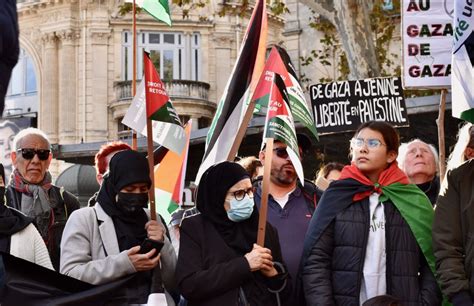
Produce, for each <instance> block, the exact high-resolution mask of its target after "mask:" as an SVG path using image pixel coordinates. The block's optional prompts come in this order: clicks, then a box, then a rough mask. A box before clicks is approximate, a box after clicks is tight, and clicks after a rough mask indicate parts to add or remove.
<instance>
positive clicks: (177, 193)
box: [155, 120, 192, 220]
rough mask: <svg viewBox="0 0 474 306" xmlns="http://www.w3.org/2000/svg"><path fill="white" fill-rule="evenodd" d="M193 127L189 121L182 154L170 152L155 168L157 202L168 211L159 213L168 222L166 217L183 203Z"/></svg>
mask: <svg viewBox="0 0 474 306" xmlns="http://www.w3.org/2000/svg"><path fill="white" fill-rule="evenodd" d="M191 126H192V121H191V120H189V122H188V123H187V124H186V128H185V133H186V145H185V146H184V148H183V150H182V151H181V153H180V154H177V153H175V152H173V151H168V152H167V153H166V154H165V155H164V157H163V158H162V159H161V162H160V163H159V164H158V165H157V166H155V197H156V202H157V203H160V205H159V206H160V207H166V209H167V211H166V212H165V213H164V212H163V210H160V211H159V212H160V214H161V215H163V217H164V218H165V219H166V220H167V219H169V218H166V217H167V216H168V215H169V214H171V213H172V212H173V211H175V210H176V209H177V208H178V205H179V203H182V195H183V188H184V178H185V176H186V165H187V160H188V149H189V139H190V136H191ZM165 204H167V205H165ZM163 213H164V214H163Z"/></svg>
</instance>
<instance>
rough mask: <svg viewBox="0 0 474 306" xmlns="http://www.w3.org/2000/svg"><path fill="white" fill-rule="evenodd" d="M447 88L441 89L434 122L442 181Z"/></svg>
mask: <svg viewBox="0 0 474 306" xmlns="http://www.w3.org/2000/svg"><path fill="white" fill-rule="evenodd" d="M447 93H448V90H447V89H445V88H444V89H442V90H441V98H440V101H439V110H438V119H436V124H437V125H438V146H439V179H440V181H441V182H442V181H443V179H444V175H445V173H446V161H445V159H446V150H445V139H444V115H445V111H446V94H447Z"/></svg>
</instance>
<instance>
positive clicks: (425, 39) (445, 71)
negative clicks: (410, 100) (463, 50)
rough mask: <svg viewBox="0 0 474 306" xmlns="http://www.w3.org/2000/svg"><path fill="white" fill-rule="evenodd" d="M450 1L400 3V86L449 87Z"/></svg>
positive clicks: (451, 35)
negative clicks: (401, 52) (401, 66)
mask: <svg viewBox="0 0 474 306" xmlns="http://www.w3.org/2000/svg"><path fill="white" fill-rule="evenodd" d="M452 2H453V1H446V0H403V5H402V6H401V10H402V40H403V85H404V87H405V88H448V87H451V50H452V46H453V25H452V20H453V16H452V13H453V3H452Z"/></svg>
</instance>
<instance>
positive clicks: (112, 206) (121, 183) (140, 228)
mask: <svg viewBox="0 0 474 306" xmlns="http://www.w3.org/2000/svg"><path fill="white" fill-rule="evenodd" d="M135 183H147V184H148V186H150V185H151V180H150V170H149V168H148V161H147V160H146V158H145V157H144V156H142V155H141V154H140V153H138V152H136V151H133V150H125V151H120V152H117V153H116V154H115V155H114V156H113V157H112V159H111V160H110V163H109V171H108V173H106V174H105V175H104V181H103V182H102V186H101V187H100V190H99V194H98V195H97V202H98V204H99V205H100V206H101V207H102V208H103V209H104V211H105V212H106V213H107V214H108V215H109V216H110V217H111V218H112V220H113V222H114V227H115V231H116V234H117V240H118V243H119V248H120V251H124V250H128V249H130V248H131V247H134V246H137V245H140V244H141V243H142V241H143V239H145V238H146V234H147V233H146V230H145V223H146V222H148V216H147V215H146V213H145V211H144V210H140V211H139V212H138V213H137V214H133V215H131V214H127V213H125V212H123V211H122V210H119V209H118V207H117V202H116V196H117V194H118V193H119V192H120V190H121V189H122V188H123V187H125V186H128V185H131V184H135Z"/></svg>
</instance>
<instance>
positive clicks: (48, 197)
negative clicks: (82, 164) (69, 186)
mask: <svg viewBox="0 0 474 306" xmlns="http://www.w3.org/2000/svg"><path fill="white" fill-rule="evenodd" d="M50 146H51V145H50V143H49V140H48V137H47V136H46V135H45V134H44V133H43V132H42V131H41V130H38V129H35V128H27V129H24V130H22V131H21V132H20V133H18V134H17V135H16V136H15V138H14V140H13V148H14V150H13V151H12V153H11V159H12V164H13V167H14V171H13V173H12V175H11V178H10V182H9V184H8V187H7V192H6V197H7V205H8V206H10V207H13V208H16V209H18V210H20V211H22V212H23V213H24V214H26V215H27V216H29V217H31V218H33V222H34V224H35V226H36V228H37V229H38V231H39V232H40V234H41V237H42V238H43V239H44V241H45V243H46V246H47V248H48V251H49V255H50V257H51V261H52V263H53V267H54V268H55V269H56V270H57V271H59V254H60V250H59V246H60V242H61V236H62V232H63V229H64V226H65V224H66V220H67V218H68V217H69V216H70V214H71V213H72V212H73V211H74V210H76V209H78V208H79V201H78V200H77V198H76V197H74V195H72V194H71V193H69V192H67V191H65V190H64V189H63V188H59V187H57V186H54V185H53V184H52V181H51V174H50V173H49V171H48V168H49V165H50V163H51V159H52V158H53V155H52V154H51V150H50Z"/></svg>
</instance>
